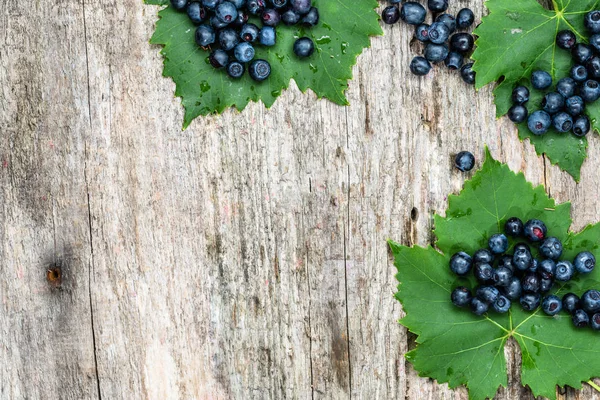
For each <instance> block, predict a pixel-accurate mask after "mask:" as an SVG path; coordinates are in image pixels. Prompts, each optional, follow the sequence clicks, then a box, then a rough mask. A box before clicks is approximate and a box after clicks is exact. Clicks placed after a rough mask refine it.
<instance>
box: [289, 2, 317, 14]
mask: <svg viewBox="0 0 600 400" xmlns="http://www.w3.org/2000/svg"><path fill="white" fill-rule="evenodd" d="M290 6H291V8H292V10H294V11H296V12H297V13H298V14H300V15H304V14H308V12H309V11H310V9H311V7H312V1H311V0H290Z"/></svg>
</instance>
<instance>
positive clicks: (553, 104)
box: [542, 92, 565, 115]
mask: <svg viewBox="0 0 600 400" xmlns="http://www.w3.org/2000/svg"><path fill="white" fill-rule="evenodd" d="M564 106H565V98H564V97H562V95H561V94H560V93H557V92H550V93H546V95H545V96H544V98H543V99H542V108H543V109H544V111H546V112H547V113H548V114H550V115H552V114H556V113H557V112H559V111H560V110H562V108H563V107H564Z"/></svg>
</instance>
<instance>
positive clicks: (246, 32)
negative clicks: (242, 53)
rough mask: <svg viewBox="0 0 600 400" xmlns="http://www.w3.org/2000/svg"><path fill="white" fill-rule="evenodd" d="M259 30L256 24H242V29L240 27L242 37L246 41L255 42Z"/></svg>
mask: <svg viewBox="0 0 600 400" xmlns="http://www.w3.org/2000/svg"><path fill="white" fill-rule="evenodd" d="M259 32H260V29H259V28H258V26H256V25H254V24H245V25H244V26H242V29H240V38H241V39H242V40H243V41H244V42H249V43H252V42H255V41H256V39H257V38H258V34H259Z"/></svg>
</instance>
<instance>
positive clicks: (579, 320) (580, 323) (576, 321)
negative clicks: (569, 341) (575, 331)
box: [571, 310, 590, 328]
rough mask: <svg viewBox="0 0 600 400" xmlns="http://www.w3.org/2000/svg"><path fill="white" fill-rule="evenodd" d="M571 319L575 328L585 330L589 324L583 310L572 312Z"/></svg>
mask: <svg viewBox="0 0 600 400" xmlns="http://www.w3.org/2000/svg"><path fill="white" fill-rule="evenodd" d="M571 318H572V320H573V325H575V327H576V328H585V327H586V326H588V325H589V323H590V317H589V316H588V314H587V313H586V312H585V311H583V310H575V311H573V316H572V317H571Z"/></svg>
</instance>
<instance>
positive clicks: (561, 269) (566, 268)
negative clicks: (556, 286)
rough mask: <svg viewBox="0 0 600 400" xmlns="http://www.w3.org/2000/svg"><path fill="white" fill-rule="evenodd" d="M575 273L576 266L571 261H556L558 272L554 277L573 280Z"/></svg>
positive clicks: (559, 279)
mask: <svg viewBox="0 0 600 400" xmlns="http://www.w3.org/2000/svg"><path fill="white" fill-rule="evenodd" d="M574 273H575V267H573V264H571V262H570V261H566V260H562V261H559V262H557V263H556V274H555V275H554V278H555V279H556V280H557V281H560V282H567V281H569V280H571V278H572V277H573V274H574Z"/></svg>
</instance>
